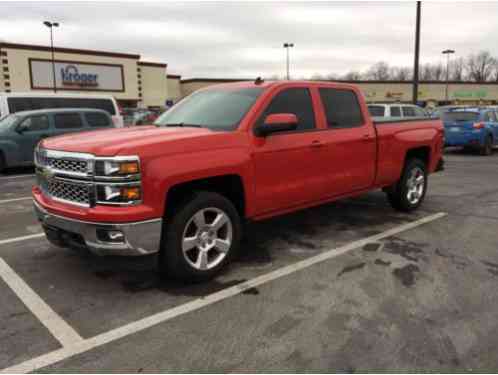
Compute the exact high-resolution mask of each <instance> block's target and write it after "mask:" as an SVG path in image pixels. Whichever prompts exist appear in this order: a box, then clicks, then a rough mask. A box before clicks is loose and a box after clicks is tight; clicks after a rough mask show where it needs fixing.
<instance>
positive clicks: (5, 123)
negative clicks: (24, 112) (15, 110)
mask: <svg viewBox="0 0 498 375" xmlns="http://www.w3.org/2000/svg"><path fill="white" fill-rule="evenodd" d="M18 118H19V116H16V115H7V116H5V117H2V118H1V119H0V130H5V129H8V128H10V127H11V126H12V124H14V123H15V122H16V121H17V119H18Z"/></svg>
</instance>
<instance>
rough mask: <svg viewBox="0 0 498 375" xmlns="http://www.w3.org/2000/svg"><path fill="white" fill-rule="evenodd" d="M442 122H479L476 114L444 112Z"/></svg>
mask: <svg viewBox="0 0 498 375" xmlns="http://www.w3.org/2000/svg"><path fill="white" fill-rule="evenodd" d="M442 117H443V121H477V120H479V113H478V112H445V113H443V116H442Z"/></svg>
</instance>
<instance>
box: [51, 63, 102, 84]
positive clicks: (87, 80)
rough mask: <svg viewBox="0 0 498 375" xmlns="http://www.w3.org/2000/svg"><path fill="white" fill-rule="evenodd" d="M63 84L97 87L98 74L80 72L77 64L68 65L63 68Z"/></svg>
mask: <svg viewBox="0 0 498 375" xmlns="http://www.w3.org/2000/svg"><path fill="white" fill-rule="evenodd" d="M60 72H61V77H62V84H63V85H68V86H85V87H88V86H91V87H96V86H98V85H99V83H98V78H99V75H98V74H91V73H80V72H79V71H78V68H77V67H76V66H75V65H67V66H66V67H64V68H61V70H60Z"/></svg>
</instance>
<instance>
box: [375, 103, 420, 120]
mask: <svg viewBox="0 0 498 375" xmlns="http://www.w3.org/2000/svg"><path fill="white" fill-rule="evenodd" d="M368 111H369V112H370V115H371V116H372V117H401V118H410V117H428V114H427V112H425V111H424V110H423V109H422V108H420V107H418V106H416V105H414V104H400V103H396V104H376V103H372V104H369V105H368Z"/></svg>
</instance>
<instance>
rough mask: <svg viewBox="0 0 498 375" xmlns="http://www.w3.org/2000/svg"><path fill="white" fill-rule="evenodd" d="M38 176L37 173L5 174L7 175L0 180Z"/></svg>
mask: <svg viewBox="0 0 498 375" xmlns="http://www.w3.org/2000/svg"><path fill="white" fill-rule="evenodd" d="M34 176H36V174H34V173H33V174H22V175H18V176H5V177H3V176H2V177H0V181H3V180H13V179H14V178H24V177H34Z"/></svg>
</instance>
